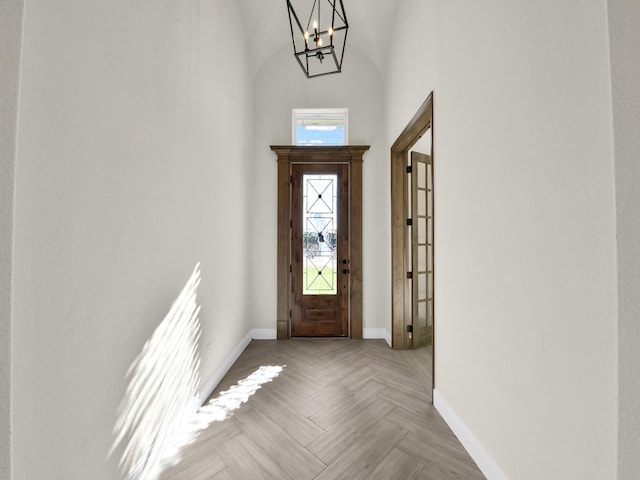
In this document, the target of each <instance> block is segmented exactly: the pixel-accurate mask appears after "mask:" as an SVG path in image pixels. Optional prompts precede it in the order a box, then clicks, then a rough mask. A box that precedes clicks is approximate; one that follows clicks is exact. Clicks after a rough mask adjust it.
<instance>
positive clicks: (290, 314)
mask: <svg viewBox="0 0 640 480" xmlns="http://www.w3.org/2000/svg"><path fill="white" fill-rule="evenodd" d="M289 318H291V310H289Z"/></svg>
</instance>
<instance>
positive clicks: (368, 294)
mask: <svg viewBox="0 0 640 480" xmlns="http://www.w3.org/2000/svg"><path fill="white" fill-rule="evenodd" d="M347 42H348V41H347ZM254 86H255V87H254V88H255V104H254V109H255V120H254V128H255V137H254V138H255V142H254V145H255V154H254V164H253V171H254V174H253V177H252V181H253V184H252V191H253V197H252V209H253V219H254V222H255V224H254V227H253V228H254V232H255V233H254V235H253V239H252V248H251V252H252V256H251V264H252V268H253V270H254V272H255V273H254V275H253V276H252V277H251V279H250V282H251V283H250V285H251V287H250V290H251V292H252V298H253V299H254V301H253V302H252V307H253V310H252V314H251V317H252V318H253V319H254V321H255V326H256V327H259V328H275V326H276V284H275V278H276V255H275V253H276V239H277V238H276V234H277V229H276V226H277V188H276V187H277V177H276V173H277V165H276V163H277V162H276V156H275V154H274V153H273V152H272V151H271V150H270V149H269V145H290V144H291V109H292V108H334V107H336V108H337V107H347V108H348V109H349V143H350V144H352V145H363V144H364V145H371V148H370V150H369V151H368V152H367V153H365V155H364V164H363V235H364V244H363V302H364V305H363V324H364V328H365V329H367V328H384V329H386V330H387V331H390V329H391V324H390V315H391V313H390V312H391V304H390V298H389V295H387V292H389V291H390V289H391V287H390V276H391V273H390V260H389V259H390V250H389V238H390V233H389V225H390V212H389V205H388V203H389V202H388V198H389V182H388V178H389V175H388V170H389V165H388V156H389V153H388V149H387V147H386V146H385V143H384V136H383V126H384V109H383V99H382V97H383V86H382V78H381V76H380V73H379V72H378V70H377V69H376V67H375V66H374V65H373V64H372V63H371V62H370V60H369V59H367V57H366V56H364V55H363V54H362V53H360V52H359V51H358V50H356V49H354V48H349V49H348V50H347V52H346V53H345V59H344V65H343V71H342V73H340V74H339V75H328V76H325V77H317V78H313V79H307V78H306V77H305V76H304V73H303V72H302V70H301V69H300V67H299V66H298V63H297V62H296V61H295V58H294V56H293V52H292V51H291V46H290V45H287V46H286V47H285V48H281V49H280V50H278V51H276V52H275V53H274V55H273V56H272V57H271V58H270V59H269V60H267V61H266V62H265V64H264V66H263V67H262V68H261V69H260V70H259V72H258V74H257V75H256V78H255V82H254ZM381 292H382V294H381Z"/></svg>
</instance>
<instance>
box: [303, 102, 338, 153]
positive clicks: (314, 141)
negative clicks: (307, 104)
mask: <svg viewBox="0 0 640 480" xmlns="http://www.w3.org/2000/svg"><path fill="white" fill-rule="evenodd" d="M348 119H349V112H348V110H347V109H346V108H339V109H327V108H318V109H305V108H294V109H293V144H294V145H301V146H318V145H346V144H347V143H348V142H347V129H348V123H349V121H348Z"/></svg>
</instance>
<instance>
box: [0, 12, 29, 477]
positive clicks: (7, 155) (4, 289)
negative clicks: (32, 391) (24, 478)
mask: <svg viewBox="0 0 640 480" xmlns="http://www.w3.org/2000/svg"><path fill="white" fill-rule="evenodd" d="M23 3H24V2H23V1H22V0H3V1H0V45H2V54H1V55H0V385H1V386H2V387H1V388H0V478H6V479H9V478H10V471H11V387H12V386H11V298H12V290H11V289H12V286H11V283H12V268H13V199H14V181H15V158H16V138H17V129H18V127H17V119H18V82H19V77H20V51H21V42H22V10H23Z"/></svg>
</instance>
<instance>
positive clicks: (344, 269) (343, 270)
mask: <svg viewBox="0 0 640 480" xmlns="http://www.w3.org/2000/svg"><path fill="white" fill-rule="evenodd" d="M342 273H344V274H345V275H346V274H347V273H350V270H349V269H347V268H343V269H342Z"/></svg>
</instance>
